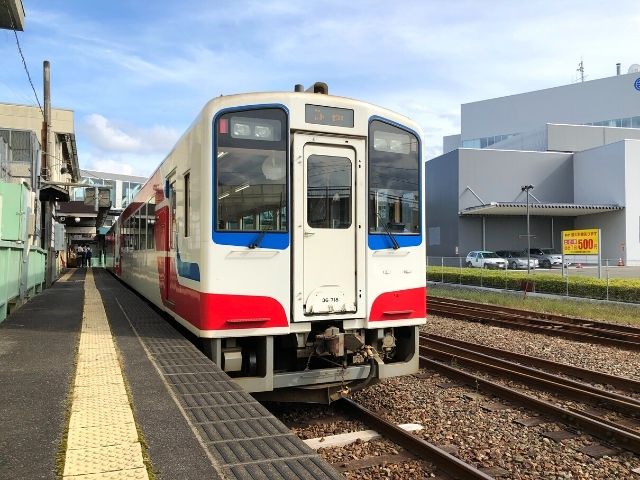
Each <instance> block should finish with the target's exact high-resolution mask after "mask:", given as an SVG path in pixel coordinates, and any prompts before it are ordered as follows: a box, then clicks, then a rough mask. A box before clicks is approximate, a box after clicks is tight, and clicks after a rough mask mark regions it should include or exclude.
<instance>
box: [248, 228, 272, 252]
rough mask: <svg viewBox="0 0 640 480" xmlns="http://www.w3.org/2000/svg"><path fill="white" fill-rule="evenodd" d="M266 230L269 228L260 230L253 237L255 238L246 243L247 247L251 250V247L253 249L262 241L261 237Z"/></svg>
mask: <svg viewBox="0 0 640 480" xmlns="http://www.w3.org/2000/svg"><path fill="white" fill-rule="evenodd" d="M267 230H269V229H268V228H263V229H262V230H260V233H259V234H258V236H257V237H256V238H255V240H254V241H253V242H251V243H250V244H249V245H248V247H249V248H250V249H251V250H253V249H255V248H257V247H259V246H260V242H262V239H263V238H264V234H265V233H267Z"/></svg>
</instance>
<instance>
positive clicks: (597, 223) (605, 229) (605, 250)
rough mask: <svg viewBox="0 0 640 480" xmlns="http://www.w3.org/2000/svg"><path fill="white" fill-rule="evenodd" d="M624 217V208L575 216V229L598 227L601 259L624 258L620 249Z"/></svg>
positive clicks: (622, 238) (623, 232)
mask: <svg viewBox="0 0 640 480" xmlns="http://www.w3.org/2000/svg"><path fill="white" fill-rule="evenodd" d="M625 217H626V213H625V211H624V210H621V211H618V212H610V213H598V214H596V215H583V216H580V217H576V221H575V229H576V230H580V229H583V228H599V229H600V230H601V234H602V245H601V247H600V248H601V251H602V259H603V260H605V259H607V258H608V259H610V260H617V259H618V258H620V257H622V258H625V255H624V251H623V249H622V244H623V243H625ZM625 250H626V248H625ZM639 260H640V257H639ZM625 261H626V259H625Z"/></svg>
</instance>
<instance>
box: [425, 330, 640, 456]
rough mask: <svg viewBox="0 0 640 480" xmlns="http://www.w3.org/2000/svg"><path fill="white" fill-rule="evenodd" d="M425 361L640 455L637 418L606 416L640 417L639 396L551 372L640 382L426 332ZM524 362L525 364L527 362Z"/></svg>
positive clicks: (629, 388)
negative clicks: (547, 396) (545, 396)
mask: <svg viewBox="0 0 640 480" xmlns="http://www.w3.org/2000/svg"><path fill="white" fill-rule="evenodd" d="M444 362H446V363H444ZM516 362H521V363H516ZM420 363H421V365H422V366H424V367H427V368H429V369H432V370H436V371H438V372H439V373H441V374H443V375H445V376H447V377H449V378H452V379H454V380H457V381H460V382H462V383H464V384H467V385H469V386H472V387H473V388H475V389H478V390H481V391H484V392H486V393H490V394H493V395H496V396H498V397H501V398H503V399H505V400H507V401H510V402H513V403H515V404H519V405H522V406H525V407H527V408H530V409H532V410H534V411H537V412H539V413H541V414H543V415H544V416H546V417H549V418H552V419H554V420H556V421H559V422H561V423H564V424H566V425H570V426H573V427H575V428H578V429H580V430H582V431H583V432H585V433H589V434H591V435H592V436H594V437H596V438H599V439H601V440H604V441H605V442H608V443H612V444H615V445H617V446H619V447H622V448H624V449H626V450H629V451H631V452H634V453H636V454H640V431H639V430H638V425H639V424H637V423H635V424H634V421H633V419H625V420H626V421H625V422H624V423H622V422H621V421H619V420H617V419H616V421H611V420H609V419H608V418H607V417H606V415H608V414H610V413H611V412H615V414H624V415H627V416H633V417H636V416H640V400H638V399H636V398H633V397H629V396H626V395H623V394H621V393H617V392H612V391H609V390H605V389H601V388H598V387H595V386H593V385H590V384H588V383H583V382H579V381H576V380H571V379H568V378H566V377H562V376H558V375H555V374H554V373H550V372H560V373H563V374H565V375H571V376H575V377H577V378H582V379H585V380H588V381H596V382H597V383H605V382H606V383H607V384H611V385H614V382H615V387H616V388H617V389H619V390H623V391H625V392H637V391H638V387H639V386H640V385H639V383H640V382H637V381H635V380H631V379H624V378H618V379H617V380H614V378H615V377H613V376H610V375H606V374H602V373H599V372H592V371H590V370H586V369H581V368H577V367H571V366H569V365H565V364H559V363H556V362H551V361H548V360H543V359H539V358H536V357H528V356H526V355H520V354H515V353H513V352H508V351H504V350H500V349H494V348H491V347H485V346H482V345H477V344H473V343H469V342H463V341H460V340H454V339H450V338H447V337H440V336H437V335H425V334H423V335H421V337H420ZM524 363H526V365H523V364H524ZM454 365H455V366H454ZM527 365H535V366H537V367H538V368H531V367H529V366H527ZM458 366H461V367H464V368H465V369H470V370H474V371H479V372H484V373H488V374H490V375H493V376H496V377H499V378H501V379H505V378H506V379H509V380H515V381H517V382H520V383H522V384H524V385H525V386H527V387H530V388H534V389H537V390H540V391H544V392H547V393H551V394H553V395H560V396H562V397H565V398H568V399H570V400H574V401H578V402H580V403H587V404H591V405H596V406H598V407H606V408H607V409H608V410H609V412H602V414H594V413H592V412H590V411H586V410H582V409H576V408H563V407H561V406H558V405H556V404H554V403H552V402H549V401H545V400H541V399H539V398H536V397H533V396H531V395H528V394H526V393H523V392H521V391H518V390H516V389H513V388H510V387H507V386H505V385H502V384H500V383H496V382H494V381H491V380H488V379H486V378H485V377H482V376H479V375H476V374H474V373H470V372H469V371H467V370H463V369H462V368H459V367H458ZM539 368H544V369H546V370H547V371H542V370H540V369H539ZM569 372H570V373H569ZM594 379H597V380H594ZM629 425H633V426H629ZM634 427H635V428H634Z"/></svg>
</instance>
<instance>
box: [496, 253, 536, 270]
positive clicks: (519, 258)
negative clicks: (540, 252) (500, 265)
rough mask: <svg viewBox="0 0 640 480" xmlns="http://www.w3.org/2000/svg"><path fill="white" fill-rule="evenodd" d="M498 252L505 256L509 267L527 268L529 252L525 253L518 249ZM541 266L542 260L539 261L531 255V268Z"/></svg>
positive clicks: (515, 268) (514, 268)
mask: <svg viewBox="0 0 640 480" xmlns="http://www.w3.org/2000/svg"><path fill="white" fill-rule="evenodd" d="M496 254H498V255H499V256H500V257H502V258H504V259H505V260H506V261H507V265H508V267H509V268H510V269H512V270H517V269H519V268H527V252H524V253H523V252H518V251H516V250H498V251H496ZM539 266H540V262H538V259H537V258H533V257H531V260H529V268H530V269H531V268H538V267H539Z"/></svg>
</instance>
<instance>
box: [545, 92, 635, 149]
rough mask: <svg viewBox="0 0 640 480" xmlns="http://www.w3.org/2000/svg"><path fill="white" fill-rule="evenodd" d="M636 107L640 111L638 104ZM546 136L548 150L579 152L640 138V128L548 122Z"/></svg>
mask: <svg viewBox="0 0 640 480" xmlns="http://www.w3.org/2000/svg"><path fill="white" fill-rule="evenodd" d="M639 101H640V100H639ZM638 108H639V110H638V112H639V113H640V106H639V107H638ZM547 138H548V144H547V149H548V150H553V151H559V152H579V151H582V150H588V149H590V148H596V147H600V146H603V145H607V144H609V143H615V142H619V141H621V140H624V139H626V138H629V139H636V140H640V129H638V128H616V127H592V126H589V125H555V124H549V125H547Z"/></svg>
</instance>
